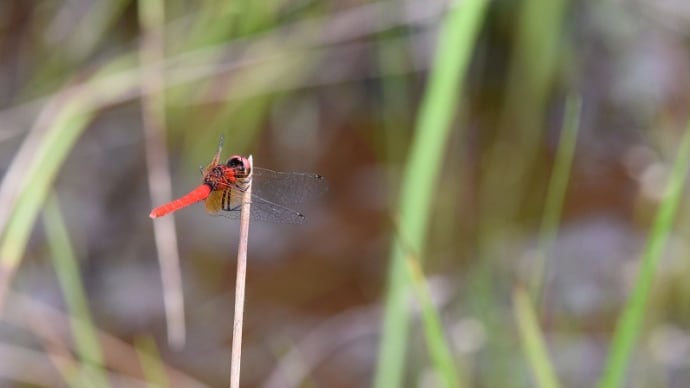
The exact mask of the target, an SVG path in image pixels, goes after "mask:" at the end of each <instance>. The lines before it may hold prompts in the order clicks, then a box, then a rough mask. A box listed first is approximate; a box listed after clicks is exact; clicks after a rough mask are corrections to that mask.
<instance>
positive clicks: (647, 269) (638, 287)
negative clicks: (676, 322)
mask: <svg viewBox="0 0 690 388" xmlns="http://www.w3.org/2000/svg"><path fill="white" fill-rule="evenodd" d="M689 167H690V121H688V128H687V129H686V130H685V134H684V135H683V139H682V141H681V144H680V147H679V149H678V156H677V157H676V162H675V165H674V166H673V170H672V172H671V175H670V178H669V183H668V186H667V192H666V196H665V197H664V200H663V201H662V203H661V205H660V207H659V210H658V212H657V214H656V218H655V220H654V225H653V227H652V231H651V234H650V236H649V240H648V241H647V247H646V249H645V252H644V255H643V257H642V262H641V263H640V268H639V273H638V275H637V281H636V282H635V286H634V288H633V291H632V294H631V295H630V298H629V299H628V302H627V303H626V305H625V307H624V309H623V312H622V314H621V316H620V317H619V319H618V323H617V324H616V330H615V332H614V335H613V340H612V343H611V348H610V350H609V356H608V360H607V362H606V367H605V369H604V375H603V376H602V379H601V381H600V384H599V386H600V387H601V388H615V387H620V386H621V385H622V384H623V382H624V376H625V371H626V367H627V364H628V359H629V358H630V354H631V353H632V350H633V347H634V346H635V342H636V340H637V337H638V336H639V334H640V331H641V330H642V324H643V322H644V316H645V309H646V305H647V300H648V299H649V293H650V290H651V288H652V282H653V280H654V275H655V274H656V270H657V267H658V266H659V260H660V259H661V255H662V254H663V252H664V248H665V246H666V242H667V240H668V236H669V234H670V233H671V228H672V227H673V220H674V218H675V214H676V209H677V208H678V203H679V202H680V197H681V194H682V192H683V185H684V183H685V177H686V176H687V174H688V168H689Z"/></svg>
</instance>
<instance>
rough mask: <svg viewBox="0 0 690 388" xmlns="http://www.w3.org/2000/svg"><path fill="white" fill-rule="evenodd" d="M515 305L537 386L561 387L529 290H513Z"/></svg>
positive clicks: (526, 354) (517, 319)
mask: <svg viewBox="0 0 690 388" xmlns="http://www.w3.org/2000/svg"><path fill="white" fill-rule="evenodd" d="M513 305H514V306H513V308H514V312H515V318H516V321H517V324H518V330H519V332H520V339H521V340H522V348H523V352H524V354H525V356H526V357H527V360H528V361H529V365H530V368H531V369H532V373H533V374H534V377H535V380H536V382H537V386H539V387H542V388H557V387H559V386H560V384H559V383H558V378H557V377H556V372H555V371H554V368H553V365H551V361H550V359H549V353H548V351H547V349H546V344H545V342H544V336H543V335H542V332H541V329H540V328H539V320H538V319H537V314H536V312H535V308H534V304H532V302H531V301H530V296H529V294H528V293H527V291H525V290H524V289H522V288H517V289H516V290H515V291H514V292H513Z"/></svg>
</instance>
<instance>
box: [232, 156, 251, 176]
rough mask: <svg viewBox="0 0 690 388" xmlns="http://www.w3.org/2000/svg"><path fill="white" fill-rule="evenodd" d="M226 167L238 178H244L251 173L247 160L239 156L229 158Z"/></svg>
mask: <svg viewBox="0 0 690 388" xmlns="http://www.w3.org/2000/svg"><path fill="white" fill-rule="evenodd" d="M226 165H227V166H228V167H230V168H231V169H232V170H233V171H234V172H235V176H236V177H238V178H246V177H248V176H249V174H250V173H251V171H252V166H251V164H250V163H249V160H248V159H247V158H245V157H243V156H240V155H234V156H231V157H230V159H228V162H227V163H226Z"/></svg>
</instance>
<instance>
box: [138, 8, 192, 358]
mask: <svg viewBox="0 0 690 388" xmlns="http://www.w3.org/2000/svg"><path fill="white" fill-rule="evenodd" d="M139 6H140V9H139V11H140V12H139V14H140V23H141V25H142V29H143V30H144V36H143V39H142V40H141V47H140V50H139V57H140V59H141V65H142V66H141V91H142V99H141V105H142V119H143V124H144V133H145V138H146V164H147V167H148V181H149V190H150V192H151V199H152V202H153V203H165V202H168V201H170V200H171V199H172V183H171V179H170V171H169V170H168V167H167V165H166V163H167V160H168V153H167V149H166V148H165V106H164V94H163V91H164V90H165V80H164V78H163V73H162V72H157V71H151V70H152V69H153V68H154V67H153V64H155V63H160V62H161V61H163V59H164V58H165V54H164V42H163V29H164V25H165V12H164V8H163V7H164V5H163V2H162V1H160V0H158V1H149V2H140V3H139ZM153 233H154V236H155V241H156V250H157V251H158V262H159V263H160V267H161V282H162V284H163V304H164V305H165V319H166V324H167V329H168V344H169V345H170V346H171V347H172V348H175V349H181V348H183V347H184V344H185V321H184V297H183V293H182V274H181V271H180V255H179V252H178V250H177V235H176V234H175V218H174V217H173V216H169V217H165V218H162V219H160V220H156V222H154V223H153Z"/></svg>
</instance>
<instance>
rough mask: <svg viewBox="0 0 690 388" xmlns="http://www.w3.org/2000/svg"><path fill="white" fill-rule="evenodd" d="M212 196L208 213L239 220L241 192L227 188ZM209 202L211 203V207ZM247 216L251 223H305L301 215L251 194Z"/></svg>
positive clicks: (207, 203)
mask: <svg viewBox="0 0 690 388" xmlns="http://www.w3.org/2000/svg"><path fill="white" fill-rule="evenodd" d="M212 194H214V195H213V197H211V196H209V198H208V199H207V202H206V209H207V210H208V211H209V213H211V214H214V215H221V216H223V217H226V218H230V219H239V218H240V209H241V207H242V192H241V191H240V190H239V189H237V188H229V189H226V190H223V191H214V192H213V193H212ZM209 201H211V203H212V205H211V206H210V205H209ZM216 206H217V207H216ZM214 210H215V211H214ZM249 214H250V219H251V220H253V221H264V222H274V223H283V224H303V223H305V222H306V219H305V218H304V215H302V213H300V212H298V211H296V210H293V209H289V208H287V207H285V206H281V205H278V204H276V203H273V202H271V201H268V200H266V199H263V198H261V197H259V196H257V195H254V194H253V193H252V207H251V210H250V212H249Z"/></svg>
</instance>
